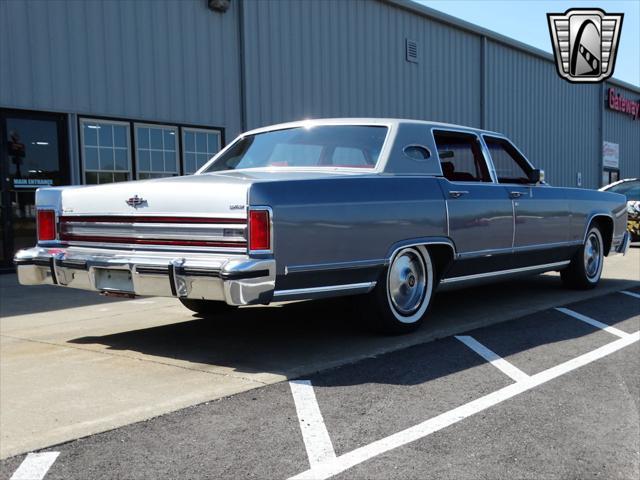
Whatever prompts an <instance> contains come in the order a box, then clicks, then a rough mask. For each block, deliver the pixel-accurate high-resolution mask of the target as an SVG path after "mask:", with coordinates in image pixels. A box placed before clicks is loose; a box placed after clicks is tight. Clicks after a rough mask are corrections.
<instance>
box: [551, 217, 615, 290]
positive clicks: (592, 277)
mask: <svg viewBox="0 0 640 480" xmlns="http://www.w3.org/2000/svg"><path fill="white" fill-rule="evenodd" d="M603 265H604V242H603V241H602V234H601V233H600V229H599V228H598V227H597V226H592V227H591V228H590V229H589V232H588V233H587V241H586V242H584V245H582V246H581V247H580V249H579V250H578V251H577V252H576V254H575V255H574V256H573V258H572V259H571V263H570V264H569V266H568V267H567V268H565V269H564V270H562V271H561V272H560V278H561V279H562V282H563V283H564V284H565V285H566V286H567V287H569V288H576V289H579V290H588V289H591V288H595V287H596V285H598V282H599V281H600V276H601V275H602V267H603Z"/></svg>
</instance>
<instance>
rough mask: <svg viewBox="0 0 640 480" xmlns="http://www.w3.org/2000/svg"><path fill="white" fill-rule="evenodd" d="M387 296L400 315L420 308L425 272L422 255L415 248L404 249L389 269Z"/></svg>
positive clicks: (408, 313) (423, 291)
mask: <svg viewBox="0 0 640 480" xmlns="http://www.w3.org/2000/svg"><path fill="white" fill-rule="evenodd" d="M388 282H389V297H390V298H391V303H393V306H394V308H395V309H396V310H397V311H398V312H399V313H400V314H402V315H410V314H411V313H413V312H415V311H416V310H418V309H419V308H420V305H421V304H422V300H423V298H424V293H425V283H426V273H425V266H424V261H423V260H422V257H421V256H420V254H419V253H418V252H416V251H415V250H404V251H402V252H400V253H399V254H398V255H397V256H396V257H395V259H394V261H393V264H392V265H391V267H390V269H389V279H388Z"/></svg>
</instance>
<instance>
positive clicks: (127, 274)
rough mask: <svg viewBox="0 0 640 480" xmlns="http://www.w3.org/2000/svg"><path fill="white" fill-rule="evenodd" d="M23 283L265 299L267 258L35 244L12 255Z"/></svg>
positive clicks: (269, 282)
mask: <svg viewBox="0 0 640 480" xmlns="http://www.w3.org/2000/svg"><path fill="white" fill-rule="evenodd" d="M14 261H15V264H16V269H17V271H18V281H19V282H20V283H21V284H22V285H42V284H49V285H60V286H63V287H70V288H79V289H82V290H92V291H97V292H103V293H112V294H131V295H149V296H160V297H176V298H192V299H203V300H218V301H224V302H226V303H227V304H229V305H250V304H256V303H269V302H270V301H271V299H272V297H273V290H274V287H275V278H276V274H275V272H276V269H275V261H274V260H272V259H254V258H249V257H247V256H243V255H237V256H236V255H220V254H190V253H189V254H185V255H180V254H172V253H166V252H164V253H155V252H139V251H137V252H130V251H108V250H103V249H87V248H78V247H69V248H45V247H34V248H30V249H27V250H20V251H19V252H18V253H17V254H16V255H15V257H14Z"/></svg>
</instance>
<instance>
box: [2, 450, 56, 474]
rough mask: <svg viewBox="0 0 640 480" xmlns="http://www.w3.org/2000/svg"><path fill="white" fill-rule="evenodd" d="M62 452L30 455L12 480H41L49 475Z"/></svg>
mask: <svg viewBox="0 0 640 480" xmlns="http://www.w3.org/2000/svg"><path fill="white" fill-rule="evenodd" d="M58 455H60V452H42V453H30V454H29V455H27V456H26V457H25V459H24V460H23V461H22V463H21V464H20V466H19V467H18V469H17V470H16V471H15V472H13V475H11V479H10V480H41V479H43V478H44V476H45V475H46V474H47V472H48V471H49V469H50V468H51V465H53V462H55V461H56V458H58Z"/></svg>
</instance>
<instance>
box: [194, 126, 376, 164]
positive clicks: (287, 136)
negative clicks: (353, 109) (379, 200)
mask: <svg viewBox="0 0 640 480" xmlns="http://www.w3.org/2000/svg"><path fill="white" fill-rule="evenodd" d="M387 131H388V129H387V127H384V126H365V125H318V126H312V127H294V128H287V129H283V130H273V131H268V132H264V133H257V134H255V135H247V136H245V137H242V138H241V139H239V140H238V141H237V142H235V143H234V144H233V145H232V146H231V147H230V148H229V149H228V150H227V151H225V152H224V153H223V154H222V155H221V156H220V157H218V158H216V160H215V161H214V162H213V163H212V164H211V165H209V167H207V169H206V170H205V171H204V173H206V172H215V171H222V170H234V169H241V168H263V167H314V168H318V167H328V168H339V167H346V168H374V167H375V166H376V163H377V162H378V158H379V156H380V152H381V151H382V146H383V144H384V141H385V138H386V136H387Z"/></svg>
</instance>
